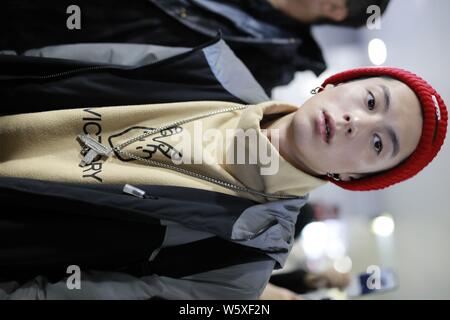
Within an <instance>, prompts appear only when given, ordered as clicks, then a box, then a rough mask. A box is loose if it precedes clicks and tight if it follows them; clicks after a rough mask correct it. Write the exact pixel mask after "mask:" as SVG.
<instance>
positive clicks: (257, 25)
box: [0, 0, 326, 94]
mask: <svg viewBox="0 0 450 320" xmlns="http://www.w3.org/2000/svg"><path fill="white" fill-rule="evenodd" d="M70 5H78V6H79V7H80V10H81V29H80V30H69V29H68V28H67V27H66V22H67V19H68V17H69V16H70V14H68V13H66V10H67V8H68V6H70ZM1 11H2V15H3V16H2V17H0V21H2V22H0V23H3V24H4V26H3V27H2V28H1V29H0V50H15V51H18V52H19V53H21V52H23V51H25V50H28V49H31V48H39V47H44V46H49V45H57V44H67V43H81V42H119V43H147V44H160V45H165V46H185V47H195V46H197V45H199V44H201V43H204V42H206V41H209V40H210V39H212V38H214V37H215V36H216V34H217V32H218V31H219V30H220V31H221V33H222V35H223V38H224V39H225V40H226V42H227V43H228V45H229V46H230V47H231V48H232V49H233V51H234V52H235V53H236V55H237V56H238V57H239V58H240V59H241V60H242V61H243V62H244V63H245V64H246V66H247V67H248V68H249V69H250V71H251V72H252V74H253V75H254V76H255V78H256V80H257V81H258V82H259V83H260V84H261V85H262V87H263V88H264V89H265V90H266V92H267V93H269V94H270V91H271V89H273V88H274V87H275V86H280V85H285V84H287V83H289V82H290V81H291V80H292V79H293V77H294V74H295V72H296V71H302V70H312V71H313V72H314V73H315V74H316V75H319V74H320V73H322V72H323V71H324V70H325V68H326V65H325V62H324V59H323V56H322V53H321V50H320V48H319V46H318V44H317V43H316V41H315V40H314V39H313V37H312V35H311V32H310V27H309V26H304V25H301V24H299V23H297V22H295V21H294V20H292V19H291V18H289V17H287V16H285V15H283V14H282V13H281V12H278V11H277V10H275V9H273V8H272V7H271V6H270V5H269V4H268V3H267V1H263V0H231V1H230V0H128V1H123V0H111V1H107V5H105V2H104V1H99V0H90V1H85V0H75V1H72V0H70V1H69V0H60V1H50V0H44V1H38V2H36V1H31V0H21V1H17V0H14V1H12V0H7V1H6V2H3V3H2V10H1Z"/></svg>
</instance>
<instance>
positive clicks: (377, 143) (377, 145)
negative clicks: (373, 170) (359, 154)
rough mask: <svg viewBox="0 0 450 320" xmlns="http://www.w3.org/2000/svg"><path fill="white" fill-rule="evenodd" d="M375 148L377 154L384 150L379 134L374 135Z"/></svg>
mask: <svg viewBox="0 0 450 320" xmlns="http://www.w3.org/2000/svg"><path fill="white" fill-rule="evenodd" d="M373 148H374V149H375V151H376V153H377V154H380V153H381V151H382V150H383V142H382V141H381V138H380V137H379V136H378V135H377V134H375V135H374V136H373Z"/></svg>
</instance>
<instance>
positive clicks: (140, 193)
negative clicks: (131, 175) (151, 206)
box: [123, 184, 159, 200]
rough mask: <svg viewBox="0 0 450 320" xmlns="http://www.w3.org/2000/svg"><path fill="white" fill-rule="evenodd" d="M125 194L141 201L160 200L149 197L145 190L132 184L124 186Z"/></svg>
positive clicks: (155, 197)
mask: <svg viewBox="0 0 450 320" xmlns="http://www.w3.org/2000/svg"><path fill="white" fill-rule="evenodd" d="M123 192H124V193H127V194H129V195H132V196H134V197H136V198H141V199H151V200H158V199H159V198H158V197H157V196H149V195H147V194H146V193H145V191H144V190H142V189H139V188H138V187H135V186H132V185H131V184H126V185H124V186H123Z"/></svg>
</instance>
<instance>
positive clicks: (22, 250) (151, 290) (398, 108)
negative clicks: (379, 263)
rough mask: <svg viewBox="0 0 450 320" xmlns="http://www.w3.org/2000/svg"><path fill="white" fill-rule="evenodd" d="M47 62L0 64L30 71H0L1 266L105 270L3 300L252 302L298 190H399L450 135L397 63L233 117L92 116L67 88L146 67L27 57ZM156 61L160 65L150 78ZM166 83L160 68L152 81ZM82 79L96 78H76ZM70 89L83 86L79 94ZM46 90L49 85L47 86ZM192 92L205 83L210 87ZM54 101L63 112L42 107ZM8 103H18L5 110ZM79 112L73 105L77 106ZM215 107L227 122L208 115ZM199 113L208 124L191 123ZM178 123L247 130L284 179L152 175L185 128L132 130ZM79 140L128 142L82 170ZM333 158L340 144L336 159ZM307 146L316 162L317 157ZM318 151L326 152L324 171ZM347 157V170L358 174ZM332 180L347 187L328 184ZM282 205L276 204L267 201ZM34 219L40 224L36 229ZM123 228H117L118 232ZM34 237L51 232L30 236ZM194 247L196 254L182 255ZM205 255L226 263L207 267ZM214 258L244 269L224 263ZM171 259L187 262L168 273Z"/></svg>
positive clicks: (227, 170)
mask: <svg viewBox="0 0 450 320" xmlns="http://www.w3.org/2000/svg"><path fill="white" fill-rule="evenodd" d="M205 49H206V48H205ZM207 51H208V50H206V52H207ZM202 52H203V53H206V52H205V51H202ZM213 52H215V50H213ZM190 55H192V53H190V54H181V55H180V57H179V59H173V58H169V59H168V60H167V61H166V63H167V64H169V65H170V64H172V63H173V64H174V65H175V66H179V64H180V63H181V62H182V61H185V59H187V58H188V57H189V56H190ZM216 56H217V57H219V56H221V55H216ZM41 59H44V58H39V59H37V58H34V59H33V58H31V59H26V57H17V58H16V59H14V57H10V59H9V63H10V65H13V66H15V67H17V65H20V63H21V62H22V63H25V64H28V68H27V69H18V68H10V69H8V68H5V69H4V72H6V73H7V72H11V73H17V72H19V70H26V72H25V74H22V75H15V76H12V75H10V76H9V77H3V80H5V79H9V81H6V83H12V85H10V86H9V87H8V91H6V92H5V96H6V97H7V98H8V101H9V102H8V107H7V108H6V111H7V113H8V114H9V115H8V116H3V117H0V121H1V126H0V128H1V129H0V130H1V132H0V140H1V142H2V151H3V152H2V155H1V159H2V162H1V165H0V172H1V175H2V177H1V178H0V184H1V190H2V193H1V195H2V198H3V199H2V201H4V203H10V204H14V205H15V206H16V207H17V208H18V209H19V210H17V211H14V212H9V211H8V212H5V213H3V218H2V220H3V221H4V222H5V223H3V224H2V228H6V229H5V230H4V232H2V233H1V234H2V235H3V236H5V237H6V238H5V239H4V241H2V242H1V243H4V244H7V243H9V245H8V246H7V247H6V248H5V249H4V250H6V251H5V252H4V254H1V255H0V257H1V259H2V260H1V268H0V271H2V275H4V276H5V275H12V274H14V272H15V273H17V276H18V277H19V276H22V277H24V274H25V275H26V273H27V272H28V276H30V272H31V274H32V273H33V272H34V273H36V272H37V274H45V272H46V271H49V270H54V269H58V270H59V272H60V271H61V268H62V267H63V266H66V267H67V265H69V264H80V265H81V267H82V270H89V269H94V270H103V272H100V273H97V272H94V273H92V272H89V271H86V272H83V278H82V280H83V281H82V283H83V284H84V285H83V289H81V291H71V290H69V289H67V287H66V285H65V281H64V280H61V281H59V282H58V279H60V278H61V274H60V273H59V278H58V277H55V279H56V283H55V284H51V283H48V282H47V280H46V278H42V277H39V278H38V280H36V281H31V282H26V283H22V284H18V283H14V284H11V283H7V284H6V286H3V288H4V289H2V290H3V291H4V292H3V294H4V296H10V297H21V296H22V295H23V294H25V296H26V297H29V298H30V297H31V296H29V294H31V295H32V296H33V297H38V298H45V297H47V298H55V297H56V298H57V297H60V298H62V297H67V298H70V297H75V298H76V297H78V298H83V297H84V298H102V297H103V298H105V297H109V298H140V299H141V298H151V297H155V296H160V297H162V298H236V299H237V298H242V299H244V298H257V297H258V296H259V295H260V294H261V292H262V289H263V288H264V286H265V284H266V283H267V280H268V279H269V277H270V274H271V270H272V268H273V267H274V266H277V267H279V266H280V265H282V264H283V263H284V261H285V259H286V256H287V254H288V252H289V250H290V246H291V245H292V237H293V227H294V224H295V219H296V215H297V214H298V209H299V207H300V206H301V205H303V203H304V201H305V199H304V198H303V197H302V196H303V195H305V194H306V193H307V192H309V191H310V190H312V189H313V188H315V187H316V186H318V185H321V184H323V183H325V182H326V179H328V180H331V181H332V182H334V183H337V184H339V185H341V186H343V187H345V188H348V189H352V190H372V189H379V188H383V187H386V186H389V185H391V184H393V183H396V182H400V181H402V180H405V179H407V178H409V177H411V176H413V175H414V174H416V173H417V172H418V171H420V170H421V169H422V168H423V167H424V166H426V165H427V164H428V163H429V162H430V161H431V160H432V159H433V158H434V156H435V155H436V154H437V152H438V151H439V149H440V147H441V145H442V143H443V140H444V136H445V133H446V123H447V112H446V109H445V105H444V103H443V101H442V99H441V98H440V96H439V95H438V94H437V93H436V92H435V90H434V89H433V88H431V87H430V86H429V85H428V84H427V83H426V82H425V81H423V80H422V79H420V78H419V77H417V76H415V75H413V74H411V73H409V72H407V71H404V70H400V69H395V68H362V69H356V70H351V71H347V72H344V73H340V74H337V75H335V76H333V77H331V78H330V79H328V80H327V81H326V82H325V83H324V85H323V90H322V91H320V92H319V93H318V94H317V95H316V96H314V97H313V98H311V99H310V100H309V101H307V102H306V103H305V105H304V106H302V107H301V108H298V107H296V106H292V105H289V104H284V103H277V102H265V103H262V104H256V105H251V106H242V105H240V104H236V103H233V104H232V105H231V106H232V107H237V108H236V109H232V110H225V111H224V110H223V107H226V108H228V107H230V104H228V103H222V102H217V101H211V102H189V103H175V104H150V105H128V106H120V105H119V106H115V107H101V105H98V101H99V100H101V99H104V100H107V99H108V97H107V96H106V97H101V96H97V95H96V99H98V100H96V107H95V108H89V107H88V106H87V105H86V103H88V102H89V94H84V95H83V94H82V92H83V91H81V92H80V96H83V97H80V99H84V102H82V105H78V104H79V103H80V101H82V100H72V99H61V96H64V95H66V96H67V97H78V95H75V96H72V94H73V92H74V91H75V92H76V91H77V90H80V86H81V87H83V86H86V88H89V87H90V86H92V85H93V88H98V89H99V90H100V91H102V90H105V89H104V87H103V86H105V85H106V86H111V85H112V84H114V83H116V81H119V79H120V81H126V79H131V80H128V81H131V82H132V83H134V84H138V83H140V82H141V81H143V80H142V79H143V78H144V79H145V78H146V77H150V75H151V72H150V73H144V72H142V71H143V69H142V68H144V69H146V67H140V68H137V69H135V70H133V69H122V70H121V69H120V68H112V67H111V66H108V68H109V69H108V68H93V67H92V66H91V67H90V68H86V69H82V70H80V72H78V73H77V72H75V71H74V70H72V72H69V71H70V70H66V71H63V70H64V67H65V66H67V64H68V63H69V62H68V61H67V60H61V61H54V60H51V61H53V62H54V63H55V64H57V63H60V64H62V65H55V66H53V68H52V70H55V71H56V72H57V73H56V74H55V76H53V77H52V76H51V75H49V74H48V71H47V70H48V69H47V68H33V67H32V65H33V61H34V62H36V61H40V60H41ZM12 60H13V61H12ZM44 60H45V59H44ZM11 62H15V63H12V64H11ZM164 66H166V67H167V65H165V64H164V63H158V64H155V65H154V66H153V67H150V68H149V69H148V70H152V69H153V68H156V69H158V68H161V67H164ZM159 70H161V69H159ZM165 70H167V69H165ZM42 72H44V74H42ZM33 73H36V74H38V76H33ZM184 73H185V72H183V74H184ZM39 74H40V75H39ZM108 74H110V75H109V77H108V76H107V75H108ZM161 74H164V73H158V72H156V73H155V74H154V76H155V77H154V80H157V79H158V78H159V77H160V76H161ZM88 75H90V77H88ZM165 76H167V75H165ZM77 77H82V78H84V79H90V81H89V82H88V83H85V82H81V81H79V79H78V81H74V78H77ZM384 77H389V78H393V80H387V79H385V78H384ZM361 78H367V79H364V80H360V79H361ZM112 79H113V80H114V81H111V80H112ZM162 80H163V81H162V83H164V79H162ZM180 80H181V79H180ZM204 80H205V79H204ZM399 81H400V82H399ZM58 83H59V86H57V84H58ZM75 83H77V84H78V85H77V86H73V84H75ZM149 83H150V82H149ZM68 84H69V85H68ZM96 84H99V86H97V85H96ZM100 84H102V85H103V86H100ZM67 85H68V86H67ZM49 86H50V87H53V88H54V89H56V88H59V90H50V91H49V90H48V89H49ZM193 87H194V86H193ZM118 88H120V87H118ZM199 88H205V86H204V82H203V85H201V86H199ZM317 91H318V90H317ZM25 92H28V93H30V92H34V94H35V96H36V97H39V96H40V97H41V100H40V99H37V100H36V102H37V105H36V110H33V106H32V105H30V104H29V103H24V101H25V100H24V99H26V97H21V95H23V94H24V93H25ZM53 92H55V96H56V99H57V100H58V99H59V100H60V101H61V102H62V103H63V104H62V105H63V106H62V107H60V105H59V104H58V103H54V102H50V103H49V102H48V101H51V97H52V95H53ZM85 92H87V91H85ZM205 94H206V92H205ZM43 97H47V98H45V99H44V98H43ZM416 97H417V98H416ZM15 98H17V103H18V106H20V107H14V102H15V101H16V99H15ZM11 104H12V105H11ZM74 106H78V107H82V108H81V109H72V108H73V107H74ZM241 107H242V108H241ZM405 107H409V109H407V110H405ZM24 108H28V111H26V113H22V112H21V110H25V109H24ZM46 108H48V109H50V110H53V111H45V109H46ZM30 109H31V110H30ZM217 110H221V111H223V112H220V113H214V114H205V111H206V112H207V111H213V112H215V111H217ZM33 111H41V112H34V113H33ZM409 113H411V115H409ZM199 115H205V118H203V117H200V118H197V119H194V118H196V117H198V116H199ZM405 116H406V119H404V117H405ZM180 118H183V119H191V120H192V119H193V120H192V121H188V122H186V123H178V127H180V128H181V129H182V131H184V132H188V131H192V130H194V125H195V123H197V124H200V123H202V124H203V125H205V126H209V127H211V128H212V127H214V128H216V129H217V128H222V129H227V128H231V129H236V128H241V129H253V130H255V133H256V137H257V138H258V142H259V141H261V142H263V147H266V148H262V149H263V150H268V149H270V150H271V154H272V155H278V156H277V157H275V158H276V159H278V160H279V167H278V169H279V170H277V171H276V172H274V174H272V175H270V174H269V175H262V174H261V171H260V169H264V165H267V163H266V162H264V161H260V162H258V163H256V164H245V163H244V164H230V165H228V164H226V165H224V164H223V163H222V164H220V163H217V164H216V165H215V164H214V163H212V164H211V163H208V162H205V163H202V164H197V165H196V164H195V163H194V164H192V165H188V164H183V163H182V164H181V167H183V168H184V169H186V170H185V171H182V172H176V171H172V170H171V169H170V168H161V167H158V166H157V167H155V166H153V165H154V163H153V162H148V161H147V160H152V157H153V155H154V157H155V158H158V160H159V161H161V160H164V161H165V162H166V163H167V162H168V163H170V162H171V160H172V159H173V158H172V157H168V156H167V155H173V154H176V153H173V152H172V153H171V152H168V150H169V151H170V150H173V148H167V144H169V145H170V143H168V142H169V141H170V140H168V138H170V136H171V134H172V136H173V135H174V134H177V133H179V132H180V131H179V130H178V129H176V126H170V127H168V128H165V129H163V130H166V131H164V132H165V134H160V135H159V136H158V137H156V138H155V137H153V136H151V135H149V136H141V134H144V133H145V134H147V133H149V132H152V128H154V127H158V126H161V125H162V124H165V123H173V121H177V120H180ZM405 121H409V122H410V123H413V124H414V125H417V126H418V127H416V130H415V131H414V134H412V135H411V137H408V136H405V132H404V126H405ZM264 127H268V128H269V129H271V130H270V131H269V132H267V135H266V133H265V132H264V131H263V130H261V128H264ZM169 129H170V130H169ZM172 129H174V130H172ZM272 129H278V131H276V130H272ZM163 130H161V132H163ZM85 131H86V132H85ZM136 132H137V134H135V133H136ZM277 132H278V133H279V137H280V141H279V142H280V143H279V144H278V147H277V143H276V137H275V136H276V133H277ZM83 133H90V134H91V135H92V136H93V137H95V138H96V141H97V142H99V143H103V144H104V146H108V145H109V146H111V147H113V146H117V145H121V143H122V142H124V141H131V144H129V145H126V146H125V148H127V147H128V149H125V151H126V153H121V152H119V151H121V150H123V149H121V148H119V149H115V150H114V151H115V154H114V155H113V154H110V157H108V158H105V157H102V158H98V159H97V158H95V159H94V163H93V164H91V165H88V166H83V167H80V166H79V165H80V161H81V160H82V159H83V158H84V157H85V156H86V155H87V153H89V151H90V150H89V148H87V149H88V150H85V151H86V152H85V154H84V155H80V150H81V149H82V146H80V144H79V142H77V141H76V140H75V138H76V137H77V136H78V135H79V134H83ZM395 137H396V138H395ZM267 138H269V139H270V140H269V139H267ZM131 139H135V140H131ZM153 139H156V140H153ZM302 139H306V140H302ZM308 141H310V143H309V144H308ZM396 141H397V143H396ZM215 142H217V141H215V140H214V139H213V140H206V143H209V144H211V143H212V144H214V143H215ZM148 144H150V146H148ZM311 146H314V147H311ZM172 147H173V144H172ZM267 148H268V149H267ZM341 148H345V149H346V150H347V153H346V154H345V158H344V159H343V158H342V154H340V153H339V152H340V149H341ZM397 149H398V150H397ZM209 150H211V149H209ZM216 150H221V148H216ZM222 150H223V148H222ZM313 152H316V157H318V159H320V161H315V160H314V159H313V158H312V157H313V156H314V155H313V154H312V153H313ZM350 152H352V157H349V156H348V155H349V153H350ZM318 153H320V155H318ZM134 155H138V156H139V157H140V159H139V158H138V159H135V158H133V156H134ZM259 155H261V154H259ZM262 156H264V154H262ZM127 157H129V158H127ZM327 157H335V158H334V161H333V162H328V160H327V159H326V158H327ZM216 159H217V160H219V158H216ZM311 159H312V160H311ZM349 160H351V161H354V162H352V164H353V165H354V167H352V166H350V165H349V164H348V163H347V161H349ZM199 171H200V172H199ZM150 172H151V173H153V174H150ZM193 172H194V173H195V174H194V175H191V173H193ZM199 173H200V175H199ZM337 174H339V175H340V178H341V179H342V180H341V181H336V180H335V178H336V179H337ZM328 176H329V177H328ZM96 178H99V179H100V180H98V179H96ZM205 178H206V179H205ZM351 178H353V179H356V180H351ZM37 179H38V180H37ZM83 179H84V180H83ZM222 182H224V183H222ZM126 183H132V184H135V183H136V184H139V188H138V189H137V190H136V189H132V190H131V191H132V192H131V193H132V194H137V195H138V197H132V196H128V195H124V194H122V193H121V190H122V188H123V185H124V184H126ZM128 191H129V190H128ZM133 191H134V192H133ZM142 191H144V192H145V194H143V193H142ZM211 191H213V192H211ZM236 196H237V197H236ZM278 198H281V199H285V200H280V199H279V201H274V200H276V199H278ZM258 202H260V203H262V204H258ZM180 208H183V210H180ZM22 215H26V217H23V216H22ZM88 218H90V219H88ZM36 219H38V221H40V222H41V223H40V224H39V227H37V226H36ZM111 219H114V220H116V219H117V220H118V221H119V222H117V221H116V222H114V221H111ZM89 220H91V221H89ZM92 220H94V221H92ZM120 221H127V222H126V224H125V222H124V223H123V229H122V231H120V230H121V228H120V227H121V226H122V224H121V223H120ZM11 222H12V223H11ZM136 223H139V224H138V225H135V224H136ZM141 223H144V224H141ZM24 225H25V226H24ZM42 228H45V229H44V230H45V232H40V231H41V229H42ZM66 228H69V229H68V230H70V232H69V233H68V234H66V232H65V230H66ZM18 232H21V236H20V237H18V236H17V235H18ZM80 234H81V235H82V237H80V236H79V235H80ZM117 235H120V236H117ZM11 239H13V240H11ZM17 239H21V241H20V243H18V242H17ZM112 243H113V245H108V244H112ZM230 246H231V247H230ZM11 248H14V249H11ZM192 250H194V254H195V257H196V258H195V259H192V258H189V255H188V256H183V255H182V254H183V253H184V254H186V253H189V252H191V251H192ZM54 252H58V254H54ZM214 252H216V253H217V252H219V253H220V252H228V253H229V254H228V255H219V256H217V257H213V255H212V253H214ZM7 253H9V254H7ZM191 253H192V252H191ZM235 253H239V254H235ZM194 254H193V255H191V257H192V256H194ZM99 257H100V258H99ZM149 257H150V258H149ZM206 257H208V258H209V259H206ZM224 257H228V258H230V259H233V258H237V259H238V260H239V261H224V260H223V259H224ZM177 258H183V259H182V261H180V260H176V259H177ZM174 259H175V260H174ZM148 260H150V261H148ZM209 260H212V261H213V263H212V264H211V265H208V261H209ZM142 263H143V264H144V266H145V268H144V269H142V268H141V267H142V265H141V264H142ZM130 265H138V266H139V268H137V269H138V270H136V268H130ZM179 265H183V266H184V268H183V269H182V270H181V269H180V268H175V270H174V266H179ZM130 269H133V270H130ZM176 269H178V270H176ZM20 271H22V274H20V273H21V272H20ZM41 271H42V273H41ZM31 277H33V276H31ZM22 279H23V278H22ZM99 283H101V284H102V285H99ZM105 288H107V289H105ZM118 290H119V291H118ZM26 294H28V295H26Z"/></svg>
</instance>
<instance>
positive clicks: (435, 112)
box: [322, 67, 448, 191]
mask: <svg viewBox="0 0 450 320" xmlns="http://www.w3.org/2000/svg"><path fill="white" fill-rule="evenodd" d="M381 76H388V77H391V78H394V79H397V80H400V81H402V82H403V83H405V84H406V85H408V86H409V87H410V88H411V89H412V90H413V91H414V92H415V94H416V96H417V97H418V98H419V101H420V105H421V107H422V115H423V126H422V136H421V137H420V140H419V144H418V145H417V148H416V149H415V150H414V152H413V153H412V154H411V155H410V156H409V157H408V158H407V159H405V160H404V161H402V162H401V163H400V164H398V165H397V166H396V167H394V168H392V169H389V170H386V171H383V172H380V173H377V174H374V175H371V176H367V177H363V178H361V179H357V180H351V181H336V180H333V179H329V180H330V181H331V182H333V183H335V184H337V185H338V186H340V187H342V188H344V189H348V190H355V191H367V190H377V189H383V188H386V187H389V186H391V185H393V184H395V183H398V182H401V181H404V180H406V179H409V178H411V177H413V176H415V175H416V174H417V173H418V172H419V171H421V170H422V169H423V168H424V167H426V166H427V165H428V164H429V163H430V162H431V160H433V159H434V157H435V156H436V154H437V153H438V152H439V150H440V149H441V146H442V144H443V143H444V139H445V135H446V133H447V120H448V115H447V109H446V106H445V104H444V101H443V100H442V98H441V96H440V95H439V94H438V93H437V92H436V90H435V89H433V87H432V86H430V85H429V84H428V83H427V82H426V81H425V80H423V79H422V78H420V77H419V76H417V75H415V74H413V73H411V72H409V71H406V70H402V69H399V68H392V67H365V68H357V69H351V70H348V71H344V72H341V73H337V74H335V75H333V76H331V77H329V78H328V79H326V80H325V82H324V83H323V84H322V87H325V86H326V85H327V84H334V85H337V84H339V83H342V82H347V81H351V80H356V79H358V78H365V77H381Z"/></svg>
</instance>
